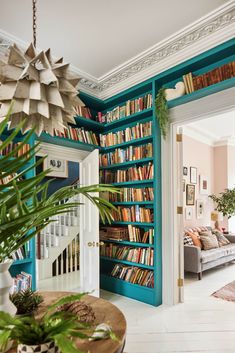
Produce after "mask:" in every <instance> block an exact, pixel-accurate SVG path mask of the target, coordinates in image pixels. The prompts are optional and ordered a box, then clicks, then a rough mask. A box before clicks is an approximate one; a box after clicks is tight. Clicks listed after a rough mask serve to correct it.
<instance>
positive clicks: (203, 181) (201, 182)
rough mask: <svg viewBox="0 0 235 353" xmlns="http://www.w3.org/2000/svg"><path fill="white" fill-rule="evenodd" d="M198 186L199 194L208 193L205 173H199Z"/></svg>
mask: <svg viewBox="0 0 235 353" xmlns="http://www.w3.org/2000/svg"><path fill="white" fill-rule="evenodd" d="M199 186H200V188H199V189H200V194H201V195H208V192H209V189H208V178H207V177H206V176H205V175H200V178H199Z"/></svg>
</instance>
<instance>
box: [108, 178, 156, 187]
mask: <svg viewBox="0 0 235 353" xmlns="http://www.w3.org/2000/svg"><path fill="white" fill-rule="evenodd" d="M153 182H154V180H153V179H145V180H133V181H124V182H122V183H113V185H114V186H133V185H141V186H142V185H143V186H145V185H146V184H153Z"/></svg>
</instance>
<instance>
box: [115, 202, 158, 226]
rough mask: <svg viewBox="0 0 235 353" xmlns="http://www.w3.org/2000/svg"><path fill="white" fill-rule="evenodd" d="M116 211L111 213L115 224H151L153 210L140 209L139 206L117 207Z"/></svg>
mask: <svg viewBox="0 0 235 353" xmlns="http://www.w3.org/2000/svg"><path fill="white" fill-rule="evenodd" d="M117 210H118V211H113V218H114V221H117V222H141V223H151V222H153V209H150V208H144V207H140V206H139V205H135V206H131V207H123V206H118V207H117Z"/></svg>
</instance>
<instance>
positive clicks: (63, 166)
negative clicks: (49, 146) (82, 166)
mask: <svg viewBox="0 0 235 353" xmlns="http://www.w3.org/2000/svg"><path fill="white" fill-rule="evenodd" d="M46 169H50V170H51V171H50V173H49V174H48V176H49V177H54V178H68V161H66V160H64V159H61V158H57V157H54V156H50V155H48V156H47V157H46V158H45V159H44V161H43V170H46Z"/></svg>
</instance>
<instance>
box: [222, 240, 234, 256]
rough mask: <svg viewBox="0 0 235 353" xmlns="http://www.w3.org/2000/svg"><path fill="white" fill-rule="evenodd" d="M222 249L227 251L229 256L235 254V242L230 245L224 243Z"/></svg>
mask: <svg viewBox="0 0 235 353" xmlns="http://www.w3.org/2000/svg"><path fill="white" fill-rule="evenodd" d="M220 249H221V248H220ZM222 249H223V250H225V251H226V255H227V256H229V255H233V254H235V243H230V244H228V245H224V246H223V247H222Z"/></svg>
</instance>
